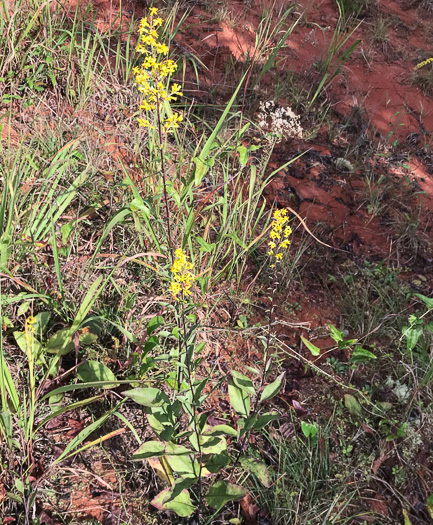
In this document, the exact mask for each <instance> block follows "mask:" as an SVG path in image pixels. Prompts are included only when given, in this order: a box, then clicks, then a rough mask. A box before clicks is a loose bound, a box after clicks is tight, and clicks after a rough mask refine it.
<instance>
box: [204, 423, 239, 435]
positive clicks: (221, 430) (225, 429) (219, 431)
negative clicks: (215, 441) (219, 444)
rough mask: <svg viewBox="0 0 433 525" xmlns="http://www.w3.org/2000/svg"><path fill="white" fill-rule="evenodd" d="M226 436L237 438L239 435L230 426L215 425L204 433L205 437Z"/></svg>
mask: <svg viewBox="0 0 433 525" xmlns="http://www.w3.org/2000/svg"><path fill="white" fill-rule="evenodd" d="M224 434H226V435H228V436H235V437H236V436H237V435H238V433H237V432H236V430H235V429H234V428H233V427H230V426H229V425H215V426H214V427H208V428H207V429H206V430H205V431H203V435H204V436H222V435H224Z"/></svg>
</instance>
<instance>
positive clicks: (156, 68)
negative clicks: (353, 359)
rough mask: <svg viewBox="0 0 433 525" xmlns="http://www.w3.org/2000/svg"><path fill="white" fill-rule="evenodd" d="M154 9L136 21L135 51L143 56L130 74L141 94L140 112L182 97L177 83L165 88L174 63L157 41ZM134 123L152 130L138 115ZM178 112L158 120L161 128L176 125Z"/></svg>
mask: <svg viewBox="0 0 433 525" xmlns="http://www.w3.org/2000/svg"><path fill="white" fill-rule="evenodd" d="M157 14H158V10H157V9H156V7H152V8H151V9H150V11H149V16H148V17H146V18H143V20H142V21H141V22H140V28H139V30H138V31H139V33H140V40H139V42H138V44H137V51H138V52H139V53H142V54H144V55H145V58H144V60H143V63H142V64H141V66H140V67H134V69H133V73H134V76H135V83H136V85H137V88H138V90H139V91H140V92H141V93H142V94H143V100H142V101H141V105H140V109H143V110H144V111H152V110H154V109H156V107H157V106H158V109H159V110H161V109H162V107H163V104H164V102H165V101H167V102H171V101H176V100H177V99H178V97H181V96H182V92H181V87H180V85H179V84H173V85H172V86H171V89H170V90H168V89H167V80H164V79H167V77H170V75H172V74H173V73H175V72H176V69H177V66H176V63H175V62H174V61H173V60H170V59H167V58H164V57H166V56H167V54H168V46H166V45H165V44H163V43H162V42H158V31H157V29H158V28H159V27H160V26H161V25H162V23H163V20H162V18H159V17H158V18H156V15H157ZM137 120H138V125H139V126H142V127H145V128H151V129H155V126H154V125H152V123H151V122H150V120H149V119H147V118H138V119H137ZM181 121H182V115H180V114H179V113H175V114H173V115H172V116H171V117H168V118H166V119H164V120H163V122H162V130H163V131H164V132H166V133H167V132H170V131H171V130H173V129H174V128H178V127H179V123H180V122H181Z"/></svg>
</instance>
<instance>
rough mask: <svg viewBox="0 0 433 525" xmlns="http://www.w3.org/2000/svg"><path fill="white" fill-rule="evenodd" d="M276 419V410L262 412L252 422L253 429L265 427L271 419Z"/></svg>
mask: <svg viewBox="0 0 433 525" xmlns="http://www.w3.org/2000/svg"><path fill="white" fill-rule="evenodd" d="M277 419H280V415H279V414H278V413H277V412H269V413H268V414H263V415H262V416H260V417H259V418H258V419H257V421H256V422H255V423H254V425H253V428H254V430H261V429H262V428H265V427H266V426H267V425H268V424H269V423H270V422H271V421H276V420H277Z"/></svg>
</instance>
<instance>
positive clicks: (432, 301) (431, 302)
mask: <svg viewBox="0 0 433 525" xmlns="http://www.w3.org/2000/svg"><path fill="white" fill-rule="evenodd" d="M414 295H415V297H418V299H421V301H422V302H423V303H424V304H425V305H426V306H427V308H428V309H429V310H433V297H426V296H425V295H422V294H420V293H415V294H414Z"/></svg>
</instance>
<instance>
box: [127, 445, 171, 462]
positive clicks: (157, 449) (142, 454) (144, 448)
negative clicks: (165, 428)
mask: <svg viewBox="0 0 433 525" xmlns="http://www.w3.org/2000/svg"><path fill="white" fill-rule="evenodd" d="M164 454H165V443H162V442H161V441H146V443H143V444H142V445H141V447H140V448H139V449H138V450H136V451H135V452H134V454H133V455H132V461H139V460H141V459H146V458H155V457H159V456H163V455H164Z"/></svg>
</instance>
